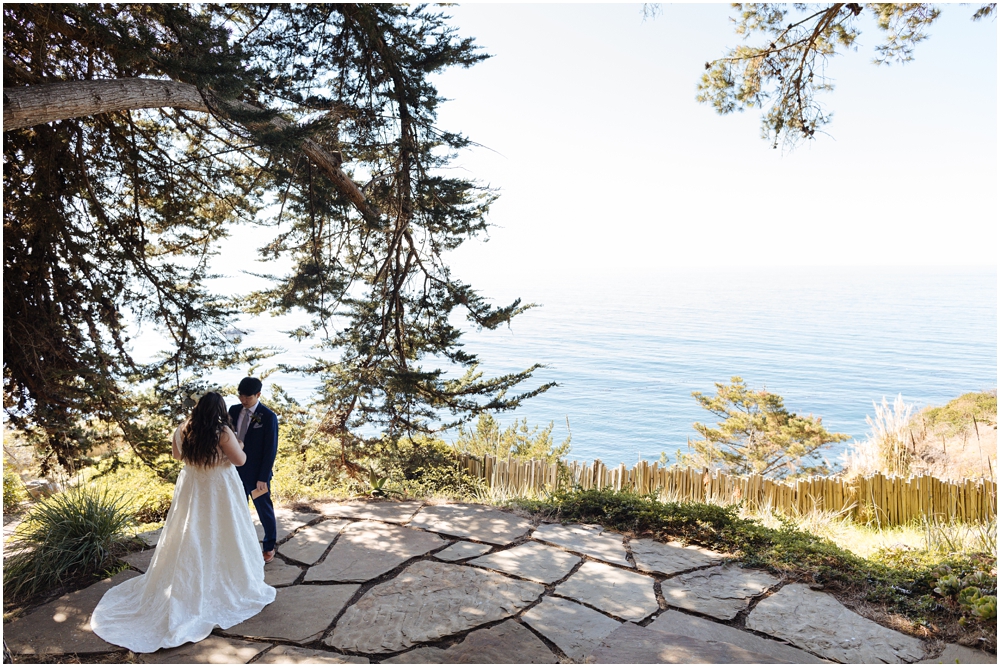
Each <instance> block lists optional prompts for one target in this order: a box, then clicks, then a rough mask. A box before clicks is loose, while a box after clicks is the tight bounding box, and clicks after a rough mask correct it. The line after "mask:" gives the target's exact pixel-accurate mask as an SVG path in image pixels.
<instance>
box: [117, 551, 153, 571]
mask: <svg viewBox="0 0 1000 667" xmlns="http://www.w3.org/2000/svg"><path fill="white" fill-rule="evenodd" d="M155 553H156V549H143V550H142V551H133V552H132V553H130V554H129V555H127V556H123V557H122V560H123V561H125V562H126V563H128V564H129V565H131V566H132V567H134V568H135V569H137V570H139V571H140V572H143V573H145V572H146V570H148V569H149V564H150V563H151V562H152V560H153V554H155Z"/></svg>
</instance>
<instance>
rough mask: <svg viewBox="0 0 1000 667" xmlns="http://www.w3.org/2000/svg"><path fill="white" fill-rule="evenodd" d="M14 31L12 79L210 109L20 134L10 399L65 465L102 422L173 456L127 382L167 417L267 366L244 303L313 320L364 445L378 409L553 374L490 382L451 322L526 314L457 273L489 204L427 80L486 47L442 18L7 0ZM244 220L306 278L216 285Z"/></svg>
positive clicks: (333, 418)
mask: <svg viewBox="0 0 1000 667" xmlns="http://www.w3.org/2000/svg"><path fill="white" fill-rule="evenodd" d="M39 26H44V29H39ZM4 31H5V32H4V57H5V61H4V62H5V67H4V69H3V74H4V86H5V87H8V88H9V87H17V88H18V89H19V90H22V91H27V93H26V94H30V91H31V89H32V88H33V87H35V86H38V85H39V84H45V83H48V82H51V81H60V82H66V83H72V82H79V81H84V80H89V79H117V78H123V77H130V78H131V77H139V78H148V79H165V80H171V81H175V82H181V83H186V84H190V85H194V86H197V87H198V88H199V91H200V92H201V93H202V94H203V96H204V98H205V99H206V100H209V101H210V104H209V106H210V107H211V112H210V113H208V114H202V113H200V112H189V111H181V110H178V109H173V108H166V107H165V108H160V109H145V110H138V111H136V110H133V111H128V110H112V111H109V112H107V113H102V114H99V115H96V116H92V117H76V118H66V119H64V120H60V121H54V122H51V123H47V124H43V125H37V126H33V127H28V128H23V129H18V130H12V131H10V132H7V133H5V134H4V160H5V162H4V165H5V167H4V193H5V200H4V235H3V238H4V248H5V251H4V258H5V259H4V262H5V263H4V272H5V273H4V275H5V287H6V288H7V289H8V293H7V298H5V299H4V319H3V321H4V348H5V354H4V394H5V402H4V405H5V407H6V408H7V409H8V414H9V415H10V416H11V418H12V419H14V420H15V421H16V422H17V424H16V425H17V426H18V427H29V426H34V427H37V429H38V430H39V432H40V433H41V434H42V436H43V438H44V440H45V442H44V444H43V446H42V450H44V451H45V452H47V453H51V454H52V455H53V456H54V457H55V458H56V459H57V460H58V461H59V462H60V463H61V464H63V465H64V466H65V467H67V468H70V469H71V468H73V467H75V459H76V458H78V457H79V455H80V453H81V445H82V443H83V440H82V439H81V438H80V437H77V436H78V434H77V433H76V430H77V429H79V428H81V419H83V420H86V419H89V418H91V417H96V418H98V419H99V420H101V421H103V422H106V423H110V424H114V425H116V426H117V427H118V428H119V429H120V430H121V431H122V437H124V439H125V440H126V442H128V443H129V444H130V445H131V446H132V447H133V449H135V451H136V452H137V453H138V454H139V455H140V456H141V457H142V458H143V459H144V460H147V461H152V460H154V459H155V458H156V457H157V456H158V454H159V453H160V452H161V451H162V450H159V449H157V448H158V447H161V446H162V444H163V440H162V438H163V435H162V432H161V433H160V435H159V436H157V433H158V431H157V430H156V429H155V428H152V426H153V425H149V427H148V428H147V425H146V424H144V422H143V418H144V413H143V407H144V404H143V403H142V402H141V401H138V402H137V401H133V400H131V399H130V397H129V396H128V395H127V394H128V391H127V387H129V386H132V385H134V384H136V383H141V382H143V381H150V382H152V383H153V384H154V385H155V386H156V387H157V389H156V398H157V400H156V402H155V403H153V404H152V407H153V408H154V411H155V412H157V414H160V413H165V412H171V411H176V409H177V408H178V407H179V406H180V403H179V401H178V400H177V398H178V397H179V396H186V395H189V394H190V393H191V391H190V390H191V388H192V387H194V386H195V385H197V384H198V383H199V382H200V379H201V378H203V377H204V376H205V375H206V374H208V373H210V372H211V371H213V370H214V369H215V368H217V367H223V368H225V367H232V366H235V365H240V366H246V365H249V364H250V363H252V362H254V361H255V360H257V359H259V358H260V357H261V356H263V355H265V354H266V351H265V350H259V349H246V348H243V347H241V345H242V340H241V336H240V335H230V334H228V333H224V332H231V331H232V330H231V329H230V326H231V324H232V322H233V319H234V317H235V316H236V315H237V304H240V305H242V307H243V308H244V309H245V310H247V311H250V312H253V313H263V312H270V313H272V314H282V313H286V312H289V311H297V312H299V313H301V314H304V315H305V316H306V318H304V319H305V320H306V321H307V324H306V325H304V326H302V327H300V328H299V329H297V330H296V331H295V332H293V335H295V336H296V337H298V338H300V339H305V338H312V339H313V340H314V341H315V342H316V343H317V347H318V348H319V349H320V350H321V352H320V353H319V354H320V358H317V359H315V360H313V361H312V362H311V363H310V364H309V365H307V367H305V368H301V369H298V370H301V371H303V372H308V373H310V374H312V375H313V376H314V377H316V379H317V380H319V381H321V382H322V384H323V388H322V391H321V394H320V396H319V402H320V404H321V406H322V409H323V410H324V412H326V413H327V414H328V415H329V419H324V420H323V421H322V424H323V434H324V435H325V436H327V437H328V438H333V439H337V440H338V442H340V443H341V445H343V446H345V447H347V448H349V449H351V448H353V446H354V444H355V443H356V440H357V438H355V437H353V436H352V434H351V433H350V431H351V430H352V429H355V428H357V427H359V426H361V425H362V424H374V425H376V426H382V427H385V431H386V433H387V435H388V436H389V438H390V439H392V440H393V441H395V439H397V438H399V437H400V436H401V435H403V434H409V433H421V432H432V431H434V430H435V429H436V428H437V426H438V424H437V422H447V424H444V426H446V427H447V426H452V425H457V424H459V423H463V422H465V421H467V420H468V419H470V418H472V417H475V416H476V415H477V414H479V413H480V412H483V411H486V410H504V409H509V408H513V407H516V406H517V405H518V404H519V402H520V401H522V400H524V399H526V398H528V397H531V396H534V395H536V394H538V393H540V392H542V391H545V390H546V389H548V388H549V387H550V386H551V385H550V384H546V385H542V386H538V387H534V388H527V389H524V388H521V389H519V390H518V391H517V392H515V391H514V389H515V388H516V387H519V386H520V385H521V383H522V382H524V381H526V380H528V379H529V378H530V377H531V375H532V372H533V371H534V370H535V368H537V366H532V367H530V368H527V369H525V370H523V371H520V372H514V373H510V374H506V375H502V376H499V377H484V376H483V374H482V373H480V372H479V371H477V370H476V369H477V362H478V359H477V357H476V355H474V354H470V353H468V352H466V351H465V350H464V349H463V348H462V346H461V344H460V339H461V335H462V330H461V328H460V326H458V324H457V319H458V318H464V319H466V320H468V321H469V322H470V323H471V324H472V325H473V326H475V327H480V328H486V329H494V328H496V327H499V326H501V325H503V324H507V323H509V322H510V320H511V319H512V318H513V317H515V316H517V315H518V314H519V313H521V312H523V311H524V310H526V309H527V308H529V307H530V305H529V304H522V303H521V302H520V300H515V301H513V302H512V303H510V304H507V305H500V306H493V305H492V304H490V303H489V302H488V301H487V300H486V299H484V298H483V297H482V296H481V295H479V294H478V293H477V292H476V291H475V290H474V289H473V288H472V286H470V285H468V284H466V283H464V282H462V281H461V280H460V279H459V278H458V277H456V276H455V275H453V274H452V272H451V271H450V269H449V267H448V264H447V262H446V255H447V253H448V252H449V251H451V250H454V249H455V248H457V247H458V246H460V245H461V244H462V243H464V242H466V241H468V240H469V239H472V238H474V237H476V236H477V235H480V234H482V233H483V232H485V230H486V228H487V223H486V215H487V213H488V211H489V207H490V205H491V204H492V203H493V201H494V200H495V198H496V193H495V192H494V191H492V190H490V189H489V188H487V187H484V186H482V185H480V184H478V183H476V182H475V181H473V180H470V179H466V178H460V177H457V176H456V175H457V174H458V172H456V171H455V170H454V169H452V168H451V163H452V161H453V160H454V159H455V157H456V155H457V152H458V151H459V150H461V149H463V148H465V147H466V146H468V145H469V143H470V142H469V140H468V139H466V138H465V137H463V136H461V135H460V134H457V133H454V132H449V131H447V130H445V129H443V128H441V127H440V125H439V123H438V119H437V112H438V108H439V106H440V104H441V102H442V101H443V100H442V98H441V97H440V96H439V95H438V93H437V90H436V87H435V82H436V79H437V76H438V75H439V74H441V73H443V72H445V71H447V70H449V69H451V68H455V67H470V66H472V65H475V64H476V63H479V62H481V61H482V60H484V59H486V58H487V57H488V56H487V55H486V54H485V53H483V52H482V51H481V50H480V49H479V47H478V46H477V45H476V44H475V43H474V41H473V40H472V39H471V38H466V37H462V36H460V35H459V34H458V33H457V30H456V29H455V28H454V27H452V26H451V25H450V23H449V17H448V16H446V15H444V14H442V13H441V11H440V10H439V9H437V8H433V7H428V6H426V5H414V6H409V5H401V4H354V3H339V4H338V3H312V4H309V3H298V4H270V5H265V4H256V3H248V4H237V5H232V6H226V5H217V4H211V3H209V4H171V3H166V4H155V5H149V6H145V5H139V4H134V3H133V4H129V3H124V4H117V3H106V4H93V3H63V4H59V5H42V4H33V3H20V4H10V3H8V4H7V5H5V6H4ZM234 101H236V102H238V104H233V103H232V102H234ZM248 106H249V107H250V108H249V109H248V108H247V107H248ZM255 107H256V109H255ZM278 109H280V110H281V114H282V116H283V118H285V119H287V121H288V122H287V123H284V127H285V129H278V124H277V123H271V122H270V120H272V119H273V118H274V117H275V116H276V115H277V110H278ZM307 140H308V141H309V143H308V146H309V147H311V148H309V149H308V152H309V155H310V156H311V157H306V155H305V154H304V153H303V146H304V143H305V142H306V141H307ZM313 149H315V150H313ZM320 151H321V152H322V154H323V155H325V156H326V157H325V158H323V159H317V158H316V155H317V154H319V152H320ZM341 165H344V166H343V169H341ZM348 174H351V175H356V177H357V178H359V179H363V180H361V181H359V182H355V181H353V180H352V177H351V176H349V175H348ZM366 181H367V182H366ZM275 202H278V203H280V205H279V206H272V205H271V204H273V203H275ZM248 221H254V223H257V222H259V223H260V229H257V230H254V231H252V235H257V236H260V243H259V245H261V246H263V248H262V251H261V254H262V257H263V259H264V260H266V261H270V262H273V263H274V264H276V265H281V266H290V267H291V269H290V270H289V272H288V273H287V275H274V276H268V278H270V279H271V283H270V285H269V286H268V287H267V288H266V289H262V290H259V291H257V292H255V293H253V294H250V295H216V294H212V293H211V292H210V291H209V288H208V281H209V279H210V278H211V275H210V273H209V262H210V260H211V258H212V256H213V255H215V254H218V253H219V252H220V251H221V248H222V243H223V241H224V239H225V238H226V237H227V236H228V235H229V234H231V233H240V234H248V233H251V232H249V231H248V230H247V229H246V225H248V224H253V223H251V222H248ZM279 228H280V232H279V231H278V229H279ZM10 290H13V291H10ZM132 319H135V320H137V323H138V324H143V323H145V324H148V325H150V326H153V327H156V328H157V329H158V330H159V332H160V333H162V334H163V335H164V337H165V338H166V340H167V342H168V344H167V346H166V349H165V350H164V351H163V355H162V357H161V358H159V359H157V360H155V361H154V362H153V363H150V364H146V365H142V364H139V363H137V362H136V361H135V360H134V359H132V358H131V356H130V354H129V352H130V346H129V340H128V337H127V331H126V327H127V325H128V324H130V320H132ZM323 355H325V356H323ZM454 369H458V370H460V371H464V374H462V375H460V377H457V378H454V379H449V378H453V374H452V373H450V372H449V371H450V370H454ZM145 407H149V406H145ZM81 416H82V418H81ZM176 423H177V420H176V419H174V420H171V424H176ZM166 432H167V433H169V431H166ZM167 444H169V443H167ZM147 445H149V448H147ZM150 448H151V449H150ZM147 449H150V451H147ZM352 454H353V452H352ZM350 458H351V457H350V456H349V457H348V459H350Z"/></svg>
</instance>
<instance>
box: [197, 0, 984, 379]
mask: <svg viewBox="0 0 1000 667" xmlns="http://www.w3.org/2000/svg"><path fill="white" fill-rule="evenodd" d="M445 11H447V12H449V13H450V14H451V15H452V16H453V17H454V24H455V25H456V26H457V27H458V28H459V31H460V35H461V36H470V37H474V38H475V39H476V41H477V42H478V43H479V44H480V45H481V46H482V47H483V48H484V49H485V50H486V51H487V52H488V53H491V54H493V56H494V57H493V58H491V59H489V60H487V61H486V62H484V63H481V64H479V65H476V66H475V67H472V68H470V69H467V70H453V71H450V72H448V73H446V74H444V75H442V76H439V77H436V79H435V82H436V83H437V85H438V86H439V89H440V91H441V93H442V94H443V95H444V96H445V97H447V98H449V100H450V101H448V102H446V103H445V104H443V105H442V107H441V110H440V116H439V126H440V127H442V128H444V129H447V130H450V131H458V132H461V133H463V134H465V135H467V136H468V137H469V138H471V139H472V140H473V141H476V142H478V143H480V144H483V145H484V146H486V147H488V148H472V149H469V150H467V151H464V152H463V153H462V154H461V155H460V156H459V158H458V159H457V161H456V163H455V168H457V169H461V170H464V172H463V173H465V174H467V175H468V176H470V177H473V178H477V179H480V180H481V181H482V182H484V183H488V184H490V185H492V186H494V187H497V188H499V189H500V194H501V197H500V199H499V200H498V201H497V203H496V204H495V205H494V208H493V210H492V212H491V215H490V221H491V222H492V223H493V225H494V227H493V229H492V230H491V232H490V241H489V242H488V243H483V242H482V241H481V240H471V241H469V242H467V243H466V244H465V245H464V246H463V247H461V248H460V249H459V250H458V251H456V252H455V253H453V255H452V257H451V258H450V261H451V263H452V266H453V268H454V269H455V272H456V275H457V276H458V277H459V278H461V279H462V280H464V281H467V282H470V283H472V285H474V286H475V288H476V289H477V290H479V291H480V292H481V293H483V294H484V295H486V296H487V297H488V298H490V299H491V300H493V301H494V302H495V303H500V302H506V301H508V300H509V299H512V298H514V297H517V296H521V297H524V298H525V299H526V300H528V301H532V300H538V299H540V298H541V297H540V296H539V290H540V287H541V286H542V285H547V284H550V283H553V282H560V281H564V280H566V279H574V278H576V277H579V278H580V279H583V278H588V279H591V280H599V281H600V280H604V279H605V278H606V277H610V276H615V277H618V278H619V279H620V278H621V275H622V274H628V273H631V272H640V273H661V272H670V271H672V270H681V271H684V270H685V268H686V267H692V266H695V267H734V266H744V267H745V266H750V267H760V268H774V269H778V268H779V267H783V266H806V267H809V266H817V265H833V266H837V265H839V266H845V265H846V266H852V265H918V266H919V265H925V266H926V265H990V266H996V263H997V262H996V259H997V219H998V216H997V134H996V131H997V111H996V84H997V71H996V65H997V50H996V48H997V25H996V22H995V21H994V20H986V21H983V22H979V23H973V22H972V21H971V20H970V16H971V14H972V12H973V11H974V7H971V6H955V5H949V6H945V7H944V8H943V11H942V16H941V18H940V19H939V21H938V22H937V23H936V24H935V25H934V26H933V27H932V29H931V37H930V39H928V40H927V41H925V42H923V43H921V44H919V45H917V48H916V60H915V61H914V62H911V63H908V64H906V65H893V66H890V67H886V66H882V67H876V66H874V65H872V64H871V59H872V56H873V51H872V49H873V47H874V46H875V45H876V44H878V43H879V42H880V39H881V37H882V33H881V32H880V31H878V30H877V29H875V28H874V26H871V25H869V26H867V27H866V29H865V30H864V31H863V33H862V35H861V37H860V39H859V40H858V50H857V52H856V53H849V54H846V55H842V56H838V57H835V58H833V59H832V60H831V61H830V63H829V67H828V73H829V75H830V76H831V77H832V78H833V79H834V83H835V85H836V89H835V90H834V91H832V92H831V93H829V94H827V95H825V97H824V99H823V101H824V102H825V103H826V106H827V108H828V110H831V111H832V112H833V115H834V118H833V122H832V123H831V124H830V125H829V126H828V127H827V128H826V131H827V132H828V133H829V135H830V136H820V137H818V138H817V139H816V140H815V141H812V142H807V143H803V144H802V145H800V146H799V147H798V148H797V149H795V150H794V151H790V152H789V151H783V150H781V149H778V150H774V149H772V148H771V147H770V144H769V143H768V142H767V141H765V140H763V139H761V138H760V116H759V114H758V113H755V112H746V113H742V114H733V115H729V116H719V115H717V114H716V113H715V112H714V110H713V109H712V108H711V107H709V106H706V105H701V104H698V103H697V102H696V101H695V95H696V85H697V82H698V80H699V77H700V75H701V73H702V72H703V71H704V63H705V62H706V61H708V60H711V59H713V58H715V57H719V56H721V55H723V54H724V53H725V50H726V48H727V47H730V46H734V45H736V44H737V43H738V38H737V36H736V35H735V34H734V32H733V26H732V24H731V22H730V15H731V9H730V7H729V5H721V4H713V5H667V4H664V5H662V13H661V14H660V15H659V16H658V17H656V18H655V19H652V20H647V21H645V22H644V21H643V19H642V10H641V5H639V4H551V5H541V4H499V5H494V4H472V5H460V6H453V7H449V8H446V10H445ZM266 236H267V234H266V233H265V237H266ZM268 240H270V239H269V238H264V237H262V236H260V235H258V234H236V235H235V236H233V237H232V238H230V239H229V240H228V241H227V242H226V245H225V253H224V255H223V256H221V257H219V258H217V259H218V261H217V262H216V263H215V268H216V269H217V271H218V272H219V273H221V274H223V275H227V276H228V278H227V279H223V280H220V281H218V282H217V284H216V287H217V289H219V291H220V292H222V293H227V292H231V293H240V292H246V291H247V290H249V289H252V288H254V287H262V286H264V285H263V283H261V282H260V281H258V280H256V279H253V278H250V277H248V276H246V275H245V274H243V273H242V272H243V271H251V272H253V271H264V272H269V271H277V272H279V273H280V272H281V270H282V269H281V265H282V263H281V262H278V263H273V262H272V263H270V264H269V265H268V266H266V267H265V266H263V265H260V264H257V265H253V264H249V265H248V263H247V261H246V259H247V257H248V256H254V253H255V250H256V248H257V247H259V246H261V245H263V244H264V243H266V242H267V241H268ZM297 317H298V316H293V317H285V318H278V319H272V318H270V317H266V316H265V317H258V318H253V321H252V328H253V329H254V330H256V331H258V332H259V334H260V335H259V336H258V337H257V338H255V339H254V342H258V343H268V344H270V343H274V344H279V345H290V343H289V342H288V340H287V338H286V337H284V336H283V335H280V334H278V333H277V332H278V331H279V330H281V329H289V328H293V326H294V323H295V322H296V321H297ZM300 347H301V346H300ZM545 361H548V360H545Z"/></svg>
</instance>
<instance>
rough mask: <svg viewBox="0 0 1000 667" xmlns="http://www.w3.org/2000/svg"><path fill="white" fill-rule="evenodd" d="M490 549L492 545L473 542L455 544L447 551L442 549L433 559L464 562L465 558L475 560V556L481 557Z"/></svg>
mask: <svg viewBox="0 0 1000 667" xmlns="http://www.w3.org/2000/svg"><path fill="white" fill-rule="evenodd" d="M492 548H493V545H491V544H476V543H475V542H455V543H454V544H453V545H451V546H450V547H448V548H447V549H443V550H441V551H439V552H437V553H436V554H434V557H435V558H440V559H441V560H447V561H456V560H464V559H466V558H475V557H476V556H482V555H483V554H484V553H486V552H487V551H489V550H490V549H492Z"/></svg>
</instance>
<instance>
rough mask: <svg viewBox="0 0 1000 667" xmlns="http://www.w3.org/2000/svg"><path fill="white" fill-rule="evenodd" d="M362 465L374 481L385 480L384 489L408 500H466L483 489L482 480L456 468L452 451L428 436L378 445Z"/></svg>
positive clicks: (362, 460) (401, 439) (372, 448)
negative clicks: (414, 498) (401, 493)
mask: <svg viewBox="0 0 1000 667" xmlns="http://www.w3.org/2000/svg"><path fill="white" fill-rule="evenodd" d="M361 463H362V465H365V466H366V467H368V469H369V470H371V471H373V472H374V473H375V475H376V476H377V477H385V478H387V480H388V481H387V483H386V488H387V489H390V490H396V491H401V492H403V493H406V494H408V495H411V496H427V495H440V496H448V497H451V498H461V499H468V498H474V497H475V496H476V495H477V494H480V493H482V492H484V491H485V489H486V486H485V483H484V481H483V480H482V479H479V478H478V477H474V476H473V475H470V474H469V473H468V472H466V471H465V470H464V469H463V468H461V467H459V465H458V461H457V459H456V456H455V450H454V449H453V448H452V447H450V446H449V445H448V444H447V443H446V442H444V441H443V440H438V439H436V438H430V437H427V436H422V435H421V436H415V437H414V438H412V439H411V438H400V439H399V440H397V441H394V442H388V441H386V442H380V443H377V444H376V445H374V446H373V447H371V448H370V449H369V450H368V451H366V452H365V456H364V457H363V458H362V459H361ZM366 490H367V489H366Z"/></svg>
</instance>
